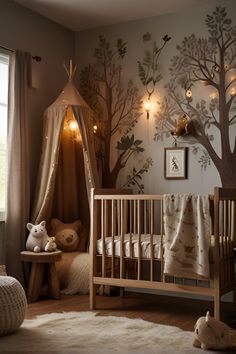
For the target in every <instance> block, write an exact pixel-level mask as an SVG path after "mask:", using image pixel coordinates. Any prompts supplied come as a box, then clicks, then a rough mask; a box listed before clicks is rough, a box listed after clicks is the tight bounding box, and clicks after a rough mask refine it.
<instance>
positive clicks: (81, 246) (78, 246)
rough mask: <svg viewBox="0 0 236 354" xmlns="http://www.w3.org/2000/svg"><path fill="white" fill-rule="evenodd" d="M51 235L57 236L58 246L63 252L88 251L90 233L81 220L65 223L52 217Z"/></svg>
mask: <svg viewBox="0 0 236 354" xmlns="http://www.w3.org/2000/svg"><path fill="white" fill-rule="evenodd" d="M51 236H54V237H55V240H56V244H57V247H58V248H59V249H60V250H61V251H63V252H73V251H80V252H86V243H87V237H88V234H87V232H86V230H85V228H84V226H83V225H82V223H81V221H80V220H76V221H74V222H71V223H64V222H62V221H60V220H58V219H55V218H54V219H52V220H51Z"/></svg>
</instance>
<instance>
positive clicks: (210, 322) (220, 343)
mask: <svg viewBox="0 0 236 354" xmlns="http://www.w3.org/2000/svg"><path fill="white" fill-rule="evenodd" d="M193 346H194V347H199V348H201V349H204V350H208V349H216V350H221V349H222V350H224V349H227V348H230V347H232V338H231V335H230V331H229V327H228V326H227V325H226V324H225V323H223V322H221V321H219V320H216V319H215V318H214V317H211V316H210V313H209V311H208V312H207V314H206V316H205V317H200V318H199V319H198V320H197V322H196V324H195V326H194V341H193Z"/></svg>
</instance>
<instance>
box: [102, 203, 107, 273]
mask: <svg viewBox="0 0 236 354" xmlns="http://www.w3.org/2000/svg"><path fill="white" fill-rule="evenodd" d="M105 203H106V200H102V205H101V235H102V277H105V259H106V244H105V225H106V219H105Z"/></svg>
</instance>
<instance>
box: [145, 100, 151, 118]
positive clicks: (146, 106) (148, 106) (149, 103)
mask: <svg viewBox="0 0 236 354" xmlns="http://www.w3.org/2000/svg"><path fill="white" fill-rule="evenodd" d="M143 106H144V109H145V111H146V112H147V119H149V115H150V110H151V101H150V97H148V99H147V100H145V101H144V104H143Z"/></svg>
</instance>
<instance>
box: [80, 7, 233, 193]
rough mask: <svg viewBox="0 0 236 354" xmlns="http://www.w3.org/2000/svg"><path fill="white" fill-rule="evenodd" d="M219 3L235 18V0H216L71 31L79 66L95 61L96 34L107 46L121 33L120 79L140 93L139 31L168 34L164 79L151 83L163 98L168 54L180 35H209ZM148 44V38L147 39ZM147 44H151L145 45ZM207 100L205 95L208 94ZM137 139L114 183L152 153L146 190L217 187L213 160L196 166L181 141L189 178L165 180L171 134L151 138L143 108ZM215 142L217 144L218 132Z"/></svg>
mask: <svg viewBox="0 0 236 354" xmlns="http://www.w3.org/2000/svg"><path fill="white" fill-rule="evenodd" d="M219 4H222V5H223V6H226V8H227V12H228V17H229V18H231V19H232V20H233V23H234V24H235V22H236V2H235V1H234V0H228V1H227V0H226V1H217V0H216V1H215V3H213V4H212V5H207V6H205V7H195V8H191V9H188V10H187V9H182V11H181V12H178V13H173V14H168V15H163V16H159V17H153V18H149V19H145V20H141V21H134V22H129V23H124V24H119V25H114V26H109V27H104V28H99V29H94V30H90V31H84V32H79V33H77V34H76V58H77V63H78V64H79V68H80V69H82V68H83V67H84V66H85V65H87V64H88V63H91V64H92V63H94V61H95V59H94V48H95V47H96V46H97V44H98V36H99V35H103V36H104V37H105V38H106V39H107V40H108V41H109V42H110V44H111V45H114V44H115V43H116V41H117V39H118V38H122V39H123V40H124V41H126V42H127V54H126V56H125V58H124V59H123V61H122V62H121V65H122V67H123V72H122V78H123V81H124V82H125V80H126V79H132V80H133V81H134V83H135V84H136V85H137V87H138V88H139V90H140V94H141V95H144V89H143V86H142V85H141V83H140V80H139V77H138V67H137V61H138V60H142V58H143V55H144V50H145V49H146V48H147V46H148V43H144V42H143V40H142V36H143V34H145V33H147V32H150V33H151V35H152V39H153V40H155V41H156V42H157V44H158V45H159V46H160V45H161V44H162V36H163V35H165V34H168V35H170V36H171V37H172V39H171V41H170V42H168V44H167V46H166V48H165V49H164V51H163V53H162V54H161V57H160V61H159V64H160V71H161V74H162V76H163V79H162V80H161V81H160V82H159V83H158V85H157V88H156V92H155V94H156V96H157V98H158V99H160V98H161V99H162V98H163V97H164V95H165V94H166V92H165V89H164V85H165V84H166V83H167V82H168V77H169V68H170V66H171V65H170V63H171V58H172V57H173V56H174V55H177V50H176V46H177V45H178V44H181V42H182V40H183V39H184V37H185V36H189V35H191V34H192V33H194V34H196V36H197V37H208V32H207V28H206V26H205V18H206V15H207V14H211V13H212V12H213V11H214V9H215V7H216V5H219ZM149 43H150V42H149ZM149 46H150V44H149ZM194 94H195V97H196V98H197V97H199V99H200V97H201V94H202V91H201V90H199V91H196V90H195V93H194ZM207 97H208V99H209V94H208V96H207ZM134 133H135V137H136V139H142V140H143V141H144V147H145V152H144V153H143V154H142V156H141V154H140V155H139V156H137V157H136V159H133V160H130V162H129V164H128V165H127V166H126V167H125V169H124V170H123V171H122V173H121V175H120V178H119V185H122V184H123V183H124V181H125V177H126V176H127V175H128V174H129V173H130V172H131V170H132V167H133V166H135V167H137V166H140V165H141V164H142V161H139V159H140V160H141V159H144V158H145V157H149V156H150V157H151V158H152V159H153V161H154V164H153V166H152V167H151V168H150V170H149V172H148V173H147V174H144V175H143V176H144V179H143V182H144V185H145V192H150V193H168V192H195V193H211V192H212V191H213V187H214V186H215V185H218V186H220V185H221V182H220V179H219V175H218V172H217V170H216V168H215V167H214V165H213V164H211V166H209V167H208V168H207V170H206V171H204V170H202V169H201V166H200V164H199V162H198V160H199V158H200V155H197V156H196V155H194V154H193V153H192V148H191V147H190V145H188V144H186V143H182V144H180V146H188V147H189V159H188V164H189V168H188V179H186V180H182V181H180V180H166V179H164V159H163V157H164V147H170V146H172V145H173V139H172V138H169V139H164V140H163V142H158V143H157V142H155V141H154V140H153V136H154V133H155V119H154V114H152V115H151V117H150V119H149V121H147V120H146V113H145V111H143V115H142V117H141V119H140V121H139V123H138V124H137V126H136V127H135V129H134ZM215 144H216V145H217V144H219V142H218V141H217V136H216V140H215Z"/></svg>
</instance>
